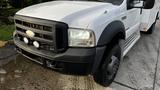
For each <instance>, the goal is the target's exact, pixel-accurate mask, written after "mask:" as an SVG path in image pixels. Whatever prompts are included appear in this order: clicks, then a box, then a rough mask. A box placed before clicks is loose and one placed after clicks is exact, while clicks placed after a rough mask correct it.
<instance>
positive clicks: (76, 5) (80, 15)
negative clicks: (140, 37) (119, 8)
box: [16, 1, 116, 28]
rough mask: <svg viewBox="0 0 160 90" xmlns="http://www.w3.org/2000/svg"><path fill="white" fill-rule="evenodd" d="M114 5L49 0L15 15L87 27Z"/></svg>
mask: <svg viewBox="0 0 160 90" xmlns="http://www.w3.org/2000/svg"><path fill="white" fill-rule="evenodd" d="M114 7H116V6H115V5H112V4H110V3H102V2H87V1H51V2H46V3H42V4H37V5H33V6H30V7H26V8H24V9H22V10H20V11H18V12H17V13H16V14H17V15H23V16H29V17H36V18H42V19H47V20H53V21H60V22H64V23H67V24H68V25H69V27H76V28H87V26H88V24H89V23H90V22H91V21H92V20H94V19H95V18H97V17H98V16H99V15H102V14H104V11H105V10H107V9H108V10H110V9H112V8H114Z"/></svg>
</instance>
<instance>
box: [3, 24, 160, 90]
mask: <svg viewBox="0 0 160 90" xmlns="http://www.w3.org/2000/svg"><path fill="white" fill-rule="evenodd" d="M10 50H11V51H12V49H10ZM0 52H1V49H0ZM159 52H160V22H158V23H157V25H156V31H155V32H154V33H153V34H152V35H145V34H142V37H141V39H140V40H139V41H138V42H137V43H136V45H134V47H133V48H132V49H131V50H130V52H129V53H128V54H127V55H126V56H125V57H124V60H123V61H122V63H121V66H120V69H119V72H118V74H117V77H116V79H115V81H114V82H113V83H112V85H111V86H110V87H108V88H104V87H101V86H100V85H98V84H96V83H95V82H94V81H93V79H92V77H91V76H72V75H64V74H60V73H57V72H55V71H53V70H49V69H45V68H43V67H41V66H40V65H38V64H36V63H34V62H31V61H29V60H28V59H26V58H24V57H23V56H21V55H18V56H17V57H13V58H11V61H10V62H9V63H8V64H7V65H4V66H2V68H3V69H1V70H0V73H1V74H0V90H8V89H9V90H160V53H159ZM3 54H4V53H3ZM1 61H5V60H4V59H2V60H1Z"/></svg>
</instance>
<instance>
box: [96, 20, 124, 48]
mask: <svg viewBox="0 0 160 90" xmlns="http://www.w3.org/2000/svg"><path fill="white" fill-rule="evenodd" d="M118 33H121V34H122V36H120V38H122V39H125V27H124V25H123V23H122V22H121V21H113V22H111V23H110V24H108V26H107V27H106V28H105V29H104V31H103V32H102V34H101V36H100V38H99V40H98V43H97V46H104V45H107V44H108V43H109V42H110V41H111V40H112V39H113V38H114V37H115V36H116V35H117V34H118Z"/></svg>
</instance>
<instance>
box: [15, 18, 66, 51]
mask: <svg viewBox="0 0 160 90" xmlns="http://www.w3.org/2000/svg"><path fill="white" fill-rule="evenodd" d="M15 26H16V33H17V35H16V37H15V38H17V39H18V40H20V41H22V42H23V38H24V37H26V38H28V39H29V44H28V46H33V41H38V42H39V43H40V48H39V49H43V50H51V51H54V52H62V51H64V50H66V49H67V46H68V40H67V38H68V36H67V35H68V31H67V30H68V25H67V24H65V23H62V22H56V21H50V20H43V19H38V18H31V17H25V16H19V15H16V16H15ZM27 30H30V31H33V32H34V33H35V36H34V37H29V36H28V35H27V34H26V31H27Z"/></svg>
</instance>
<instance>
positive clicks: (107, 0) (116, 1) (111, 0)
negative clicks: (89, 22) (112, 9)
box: [71, 0, 124, 5]
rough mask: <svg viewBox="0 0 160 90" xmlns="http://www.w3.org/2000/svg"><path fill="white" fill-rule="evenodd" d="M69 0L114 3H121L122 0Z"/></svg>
mask: <svg viewBox="0 0 160 90" xmlns="http://www.w3.org/2000/svg"><path fill="white" fill-rule="evenodd" d="M71 1H95V2H106V3H111V4H114V5H121V4H122V3H123V1H124V0H71Z"/></svg>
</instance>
